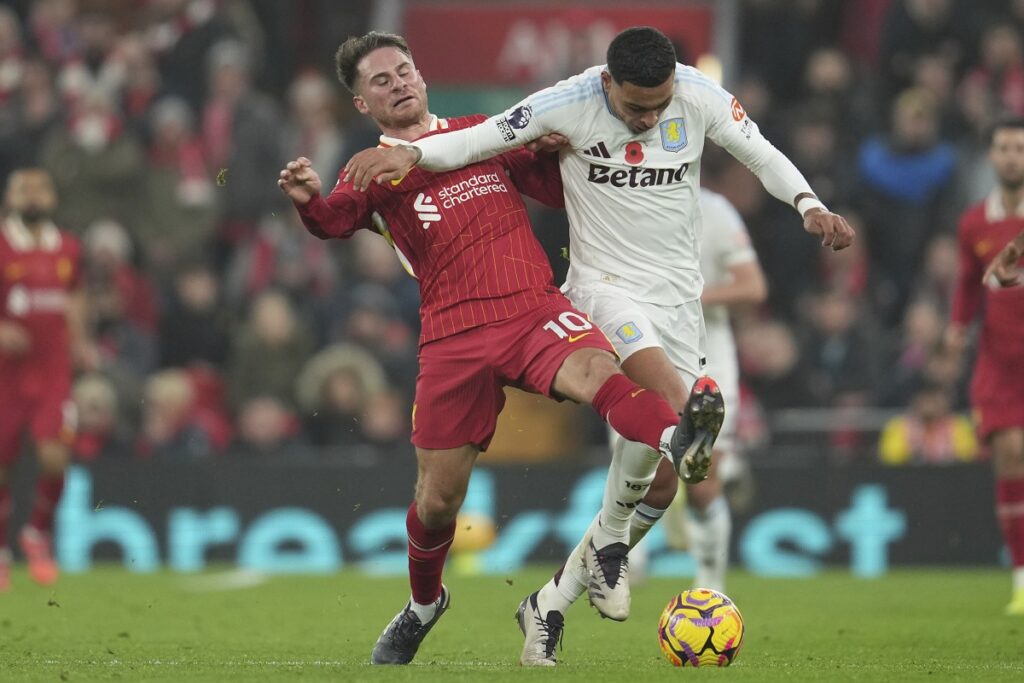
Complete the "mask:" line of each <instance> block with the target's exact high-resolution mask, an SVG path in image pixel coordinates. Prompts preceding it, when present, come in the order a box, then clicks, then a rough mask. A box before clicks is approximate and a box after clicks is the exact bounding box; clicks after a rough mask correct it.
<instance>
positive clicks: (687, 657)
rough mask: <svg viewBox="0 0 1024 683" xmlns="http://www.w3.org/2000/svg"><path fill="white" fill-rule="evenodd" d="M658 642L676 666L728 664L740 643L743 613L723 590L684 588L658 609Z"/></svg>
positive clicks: (731, 661) (738, 649) (741, 641)
mask: <svg viewBox="0 0 1024 683" xmlns="http://www.w3.org/2000/svg"><path fill="white" fill-rule="evenodd" d="M658 642H659V643H660V645H661V651H662V652H663V653H664V654H665V658H666V659H668V661H670V662H672V663H673V664H675V665H676V666H729V665H730V664H732V663H733V661H735V659H736V656H737V655H738V654H739V652H740V646H741V645H742V644H743V617H742V616H740V611H739V610H738V609H736V605H734V604H733V602H732V600H730V599H729V598H728V597H726V596H725V595H723V594H722V593H719V592H717V591H713V590H710V589H708V588H694V589H692V590H687V591H683V592H682V593H680V594H679V595H677V596H675V597H674V598H672V599H671V600H670V601H669V603H668V606H666V607H665V611H664V612H662V613H661V620H660V621H659V622H658Z"/></svg>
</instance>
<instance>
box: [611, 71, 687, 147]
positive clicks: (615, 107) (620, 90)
mask: <svg viewBox="0 0 1024 683" xmlns="http://www.w3.org/2000/svg"><path fill="white" fill-rule="evenodd" d="M601 82H602V84H603V85H604V91H605V93H607V95H608V104H609V105H610V106H611V108H612V111H613V112H615V115H616V116H618V117H619V118H620V119H622V122H623V123H625V124H626V127H627V128H629V130H630V131H632V132H633V133H644V132H646V131H649V130H650V129H651V128H654V127H655V126H656V125H658V119H660V118H661V115H662V114H663V113H664V111H665V109H666V108H668V105H669V103H670V102H671V101H672V94H673V93H674V92H675V74H674V73H673V74H672V75H671V76H669V77H668V80H666V81H665V82H664V83H662V84H661V85H657V86H654V87H653V88H644V87H641V86H639V85H634V84H632V83H630V82H629V81H623V82H622V83H616V82H615V79H614V78H612V76H611V74H610V73H608V72H607V71H604V72H602V73H601Z"/></svg>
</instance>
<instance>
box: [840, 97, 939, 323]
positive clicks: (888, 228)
mask: <svg viewBox="0 0 1024 683" xmlns="http://www.w3.org/2000/svg"><path fill="white" fill-rule="evenodd" d="M938 134H939V129H938V111H937V110H936V107H935V100H934V98H933V97H932V96H931V94H929V93H928V92H926V91H923V90H920V89H916V90H908V91H905V92H903V93H902V94H901V95H900V96H899V97H898V98H897V100H896V102H895V104H894V105H893V108H892V120H891V124H890V130H889V134H888V135H886V136H875V137H872V138H869V139H867V140H866V141H865V142H864V143H863V144H862V145H861V148H860V152H859V154H858V160H857V165H858V169H859V172H860V178H861V187H862V190H861V192H860V193H859V194H860V196H859V203H860V206H861V207H862V208H863V211H864V222H865V225H866V226H867V228H868V243H869V245H870V247H871V250H872V261H873V265H874V266H877V268H878V275H879V277H880V278H882V279H883V280H884V281H885V282H886V283H887V286H888V288H889V290H890V291H889V294H888V301H886V302H884V303H885V308H884V309H883V310H881V311H879V313H880V315H881V316H882V319H883V320H884V321H885V322H886V323H887V324H893V323H895V322H896V321H898V320H899V318H900V316H901V315H902V312H903V307H904V306H905V305H906V300H907V297H908V296H909V294H910V288H911V285H912V284H913V279H914V275H915V273H916V272H917V270H918V268H919V267H920V264H921V245H922V244H926V243H927V242H928V240H929V239H931V238H932V237H933V236H934V235H935V234H937V233H938V232H939V231H941V230H944V229H945V230H949V229H951V228H952V225H951V223H952V220H953V219H952V218H951V216H952V214H951V208H952V206H951V202H952V200H953V197H952V194H953V193H952V192H951V191H950V190H951V187H952V181H953V177H954V171H955V170H956V151H955V149H954V148H953V146H952V145H951V144H950V143H948V142H946V141H944V140H941V139H940V138H939V137H938Z"/></svg>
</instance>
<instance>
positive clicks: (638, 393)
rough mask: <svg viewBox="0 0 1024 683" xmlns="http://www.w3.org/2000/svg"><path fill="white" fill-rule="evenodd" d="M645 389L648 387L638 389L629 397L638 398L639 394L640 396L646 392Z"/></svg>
mask: <svg viewBox="0 0 1024 683" xmlns="http://www.w3.org/2000/svg"><path fill="white" fill-rule="evenodd" d="M645 391H647V390H646V389H637V390H636V391H634V392H631V393H630V394H629V397H630V398H636V397H637V396H639V395H640V394H642V393H644V392H645Z"/></svg>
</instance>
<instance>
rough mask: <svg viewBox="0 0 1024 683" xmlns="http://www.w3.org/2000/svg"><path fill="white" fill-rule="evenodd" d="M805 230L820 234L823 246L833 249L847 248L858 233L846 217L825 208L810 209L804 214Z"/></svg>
mask: <svg viewBox="0 0 1024 683" xmlns="http://www.w3.org/2000/svg"><path fill="white" fill-rule="evenodd" d="M804 230H806V231H807V232H809V233H811V234H812V235H820V236H821V246H823V247H832V251H839V250H840V249H846V248H847V247H848V246H850V245H851V244H853V237H854V235H855V234H856V233H855V232H854V231H853V228H851V227H850V224H849V223H847V222H846V219H845V218H843V217H842V216H840V215H839V214H838V213H832V212H831V211H825V210H824V209H809V210H808V211H807V213H805V214H804Z"/></svg>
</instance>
